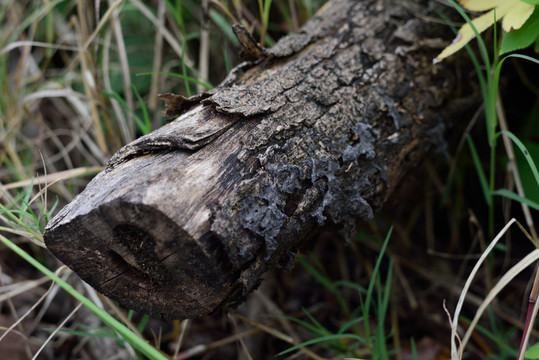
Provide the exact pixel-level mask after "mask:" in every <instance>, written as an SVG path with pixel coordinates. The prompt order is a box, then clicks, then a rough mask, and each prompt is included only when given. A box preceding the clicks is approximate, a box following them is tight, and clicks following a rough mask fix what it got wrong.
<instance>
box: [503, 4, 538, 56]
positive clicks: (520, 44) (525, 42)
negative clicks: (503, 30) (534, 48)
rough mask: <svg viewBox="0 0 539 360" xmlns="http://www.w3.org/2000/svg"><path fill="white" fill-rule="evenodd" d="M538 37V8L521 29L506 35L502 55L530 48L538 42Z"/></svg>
mask: <svg viewBox="0 0 539 360" xmlns="http://www.w3.org/2000/svg"><path fill="white" fill-rule="evenodd" d="M534 1H539V0H534ZM538 35H539V7H536V8H535V10H534V11H533V13H532V14H531V15H530V17H529V18H528V20H526V22H525V23H524V25H522V27H521V28H520V29H518V30H514V31H511V32H508V33H507V34H505V36H504V37H503V39H502V46H501V47H500V55H501V54H505V53H508V52H511V51H514V50H518V49H524V48H526V47H528V46H530V45H531V44H533V42H534V41H536V39H537V36H538Z"/></svg>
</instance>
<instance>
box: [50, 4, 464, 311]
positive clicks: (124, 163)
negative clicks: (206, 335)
mask: <svg viewBox="0 0 539 360" xmlns="http://www.w3.org/2000/svg"><path fill="white" fill-rule="evenodd" d="M426 13H427V6H426V3H424V4H422V6H420V5H418V4H417V3H416V2H409V3H408V2H396V3H393V4H391V5H388V2H387V1H375V0H364V1H357V0H335V1H332V2H331V3H329V4H328V5H326V6H325V7H324V8H323V9H322V10H321V11H320V12H319V13H318V14H317V15H316V16H315V17H314V18H313V19H311V20H310V21H309V22H308V23H307V24H306V25H305V26H304V27H303V28H302V29H301V30H300V31H298V32H297V33H296V34H293V35H291V36H288V37H285V38H283V39H281V40H280V41H279V42H278V43H277V45H276V46H275V47H273V48H271V49H262V48H260V47H259V46H257V45H256V44H253V40H252V38H250V36H249V35H248V34H246V33H245V30H244V29H242V28H241V27H234V31H235V32H236V33H237V35H238V38H239V39H240V42H241V44H242V46H241V49H242V52H243V53H244V55H245V58H246V59H248V60H249V61H246V62H244V63H242V64H240V65H239V66H238V67H236V68H235V69H234V70H233V71H232V72H231V74H230V75H229V76H228V77H227V79H225V81H224V82H223V83H222V84H221V85H219V86H218V87H216V88H215V89H214V90H212V91H210V92H207V93H203V94H200V95H197V96H195V97H192V98H189V99H186V98H183V97H181V96H177V95H172V94H168V95H164V96H163V98H164V99H165V100H166V102H167V105H168V109H167V111H166V115H169V116H170V115H175V116H177V117H176V119H175V120H173V121H172V122H170V123H169V124H167V125H165V126H163V127H162V128H160V129H158V130H156V131H154V132H153V133H151V134H148V135H146V136H143V137H141V138H139V139H137V140H136V141H134V142H132V143H130V144H128V145H127V146H125V147H124V148H122V149H121V150H120V151H119V152H117V153H116V154H115V155H114V156H113V157H112V158H111V159H110V161H109V163H108V166H107V168H106V170H105V171H103V172H102V173H100V174H98V175H97V176H96V177H95V178H94V179H93V180H92V181H91V182H90V183H89V184H88V186H87V188H86V189H85V190H84V191H83V192H82V193H81V194H80V195H78V196H77V197H76V198H75V199H74V200H73V201H72V202H71V203H70V204H69V205H68V206H66V207H65V208H63V209H62V210H61V211H60V212H59V213H58V215H57V216H56V217H55V218H54V219H53V220H52V221H51V222H50V223H49V224H48V226H47V228H46V231H45V241H46V244H47V247H48V248H49V250H50V252H51V253H52V254H53V255H55V256H56V257H57V258H58V259H60V260H61V261H62V262H64V263H65V264H66V265H68V266H69V267H70V268H72V269H73V270H74V271H75V272H76V273H77V274H78V275H79V276H80V277H81V278H82V279H84V280H85V281H86V282H88V283H89V284H90V285H91V286H93V287H94V288H96V289H97V290H98V291H100V292H101V293H103V294H105V295H107V296H109V297H111V298H112V299H114V300H116V301H118V302H119V303H120V304H122V305H123V306H125V307H127V308H130V309H135V310H138V311H142V312H144V313H148V314H150V315H152V316H154V317H159V318H169V319H170V318H191V317H195V316H198V315H201V314H205V313H210V312H212V311H215V310H216V309H220V308H222V307H226V306H234V305H235V304H238V303H239V302H241V301H242V300H243V298H244V297H245V296H246V295H247V294H248V293H249V292H250V291H252V290H253V289H255V288H256V287H257V286H258V285H259V283H260V278H261V276H262V274H263V273H264V272H265V271H267V270H268V269H271V268H273V267H275V266H284V267H287V268H289V267H290V266H292V264H293V259H294V254H295V253H296V251H297V250H298V249H301V248H303V247H304V246H306V244H308V243H309V241H310V240H311V239H312V237H313V234H314V233H315V232H316V231H317V230H318V229H320V228H323V227H325V226H329V225H337V226H340V227H342V228H343V229H344V230H345V232H346V233H350V232H351V231H352V230H353V228H354V224H355V223H356V221H357V220H358V219H370V218H372V216H373V211H375V210H377V209H379V208H380V206H381V205H382V204H383V202H384V201H385V200H386V199H387V198H388V196H389V195H390V193H391V192H392V190H393V189H394V188H395V186H396V184H398V182H399V180H400V179H401V178H402V177H403V175H404V174H405V173H406V172H407V171H409V170H410V168H411V167H413V166H415V165H416V164H417V162H418V161H419V159H421V158H422V157H424V156H425V154H426V153H428V152H430V151H434V150H437V151H443V148H444V146H445V143H444V140H443V132H444V126H445V124H447V122H448V121H449V120H450V119H451V118H454V117H456V116H459V114H461V113H462V112H463V111H466V110H467V109H469V108H470V106H471V105H472V103H473V101H471V100H470V99H469V98H468V99H463V100H462V99H461V100H459V99H456V96H455V95H454V94H452V91H454V81H453V76H452V74H451V73H452V71H450V70H448V69H449V68H447V67H446V66H447V65H444V64H442V65H436V67H434V66H433V65H432V59H433V58H434V57H435V55H436V54H437V53H438V52H439V51H440V49H441V47H442V46H443V45H445V44H447V41H445V40H444V41H443V40H442V38H445V39H448V38H450V37H451V34H448V32H447V28H446V27H444V26H441V25H437V24H434V23H430V22H426V21H423V20H422V18H420V17H416V15H419V14H426ZM178 115H179V116H178Z"/></svg>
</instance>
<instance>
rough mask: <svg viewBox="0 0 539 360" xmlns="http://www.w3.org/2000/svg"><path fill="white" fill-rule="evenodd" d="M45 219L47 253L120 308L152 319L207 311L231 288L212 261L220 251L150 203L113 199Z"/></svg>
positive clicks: (223, 267)
mask: <svg viewBox="0 0 539 360" xmlns="http://www.w3.org/2000/svg"><path fill="white" fill-rule="evenodd" d="M51 225H52V226H51V227H49V229H48V231H47V236H46V244H47V247H48V248H49V250H50V251H51V253H52V254H53V255H55V256H56V257H58V258H60V259H66V264H67V265H68V266H69V267H70V268H72V269H73V270H74V271H75V272H76V273H77V274H79V276H80V277H81V278H83V279H85V280H86V281H87V282H88V283H89V284H90V285H91V286H92V287H94V288H95V289H96V290H97V291H99V292H102V293H104V294H107V295H108V296H110V297H112V298H115V299H118V298H121V299H122V304H123V305H124V306H126V307H127V308H130V309H134V310H138V311H142V312H145V313H148V314H149V315H151V316H153V317H156V318H165V319H170V318H174V319H179V318H190V317H193V316H199V315H202V314H206V313H210V312H212V311H213V310H215V309H216V308H218V307H219V306H220V305H221V304H222V303H223V302H224V301H226V298H227V296H228V295H229V294H230V293H231V292H233V290H234V284H235V282H234V281H231V279H227V277H226V276H224V275H223V274H226V273H227V267H228V264H226V262H225V263H222V262H220V261H216V259H219V258H221V259H222V258H223V257H222V256H220V251H221V250H220V249H219V245H218V244H217V243H216V242H215V240H214V239H212V236H211V235H210V234H208V235H207V236H205V237H204V243H205V245H206V246H205V248H204V249H202V248H201V247H200V246H199V244H198V243H197V242H195V241H194V240H193V238H192V237H191V236H190V235H188V234H187V233H186V232H185V231H184V230H183V229H182V228H180V227H179V226H178V225H177V224H176V223H175V222H174V221H172V220H170V218H168V217H167V216H166V214H162V213H160V212H159V211H157V210H156V209H155V208H149V207H146V206H143V205H142V206H141V205H140V204H133V205H131V204H127V203H125V202H121V201H118V200H115V201H111V202H109V203H106V204H103V205H102V206H100V207H98V208H96V209H94V210H92V211H91V212H90V213H88V214H86V215H85V216H79V217H76V218H75V219H73V220H71V221H69V222H67V223H65V224H56V225H54V224H51ZM66 243H69V244H70V246H69V247H68V248H66V246H65V244H66ZM67 252H68V253H67ZM225 258H226V257H225ZM104 264H107V265H106V266H104ZM231 284H232V285H231Z"/></svg>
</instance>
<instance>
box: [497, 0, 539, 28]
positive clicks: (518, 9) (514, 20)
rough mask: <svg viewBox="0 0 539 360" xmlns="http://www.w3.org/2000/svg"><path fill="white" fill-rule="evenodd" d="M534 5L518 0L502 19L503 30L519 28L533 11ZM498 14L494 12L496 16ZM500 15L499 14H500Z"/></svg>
mask: <svg viewBox="0 0 539 360" xmlns="http://www.w3.org/2000/svg"><path fill="white" fill-rule="evenodd" d="M534 8H535V6H534V5H531V4H526V3H525V2H522V1H518V4H515V5H513V6H512V8H511V9H510V10H509V11H508V12H507V14H506V15H505V16H504V18H503V21H502V27H503V29H504V30H505V31H507V32H509V31H512V30H516V29H520V27H521V26H522V25H524V23H525V22H526V20H528V18H529V17H530V16H531V14H532V13H533V9H534ZM497 16H499V15H498V13H497V12H496V17H497ZM500 17H501V16H500Z"/></svg>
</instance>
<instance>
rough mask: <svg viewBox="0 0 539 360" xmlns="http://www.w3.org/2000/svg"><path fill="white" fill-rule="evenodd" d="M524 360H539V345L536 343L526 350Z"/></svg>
mask: <svg viewBox="0 0 539 360" xmlns="http://www.w3.org/2000/svg"><path fill="white" fill-rule="evenodd" d="M525 357H526V359H539V343H536V344H534V345H532V346H530V347H529V348H528V350H526V355H525Z"/></svg>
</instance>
